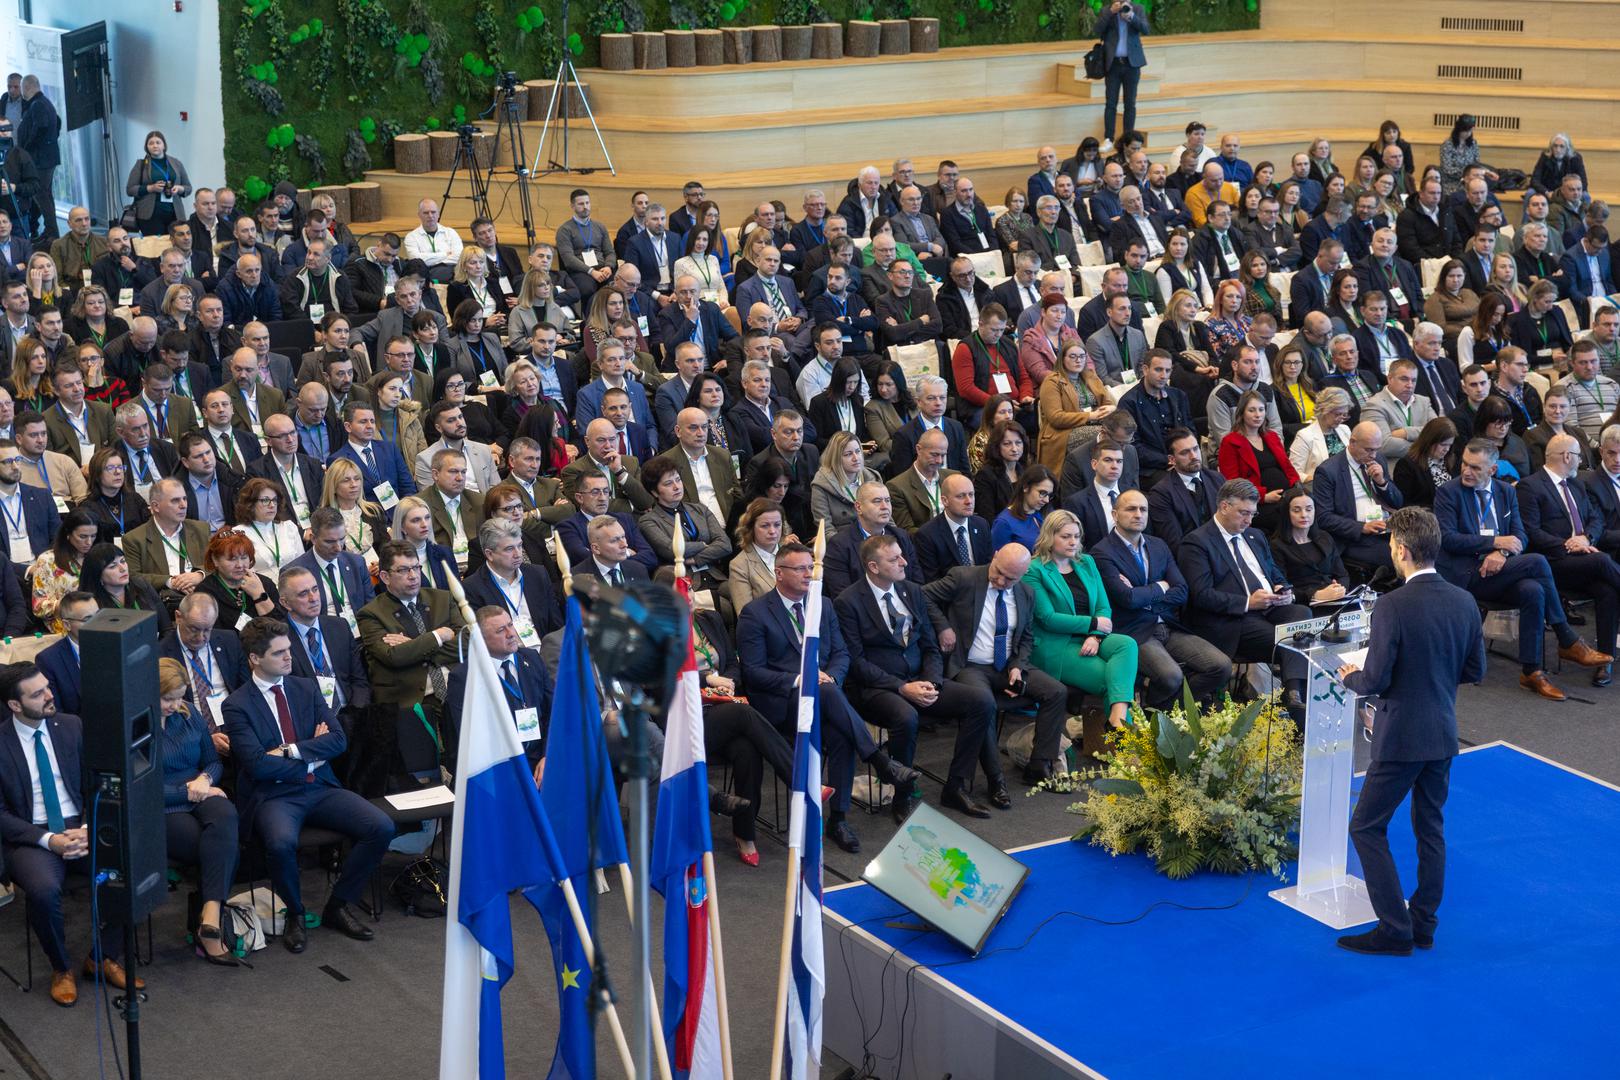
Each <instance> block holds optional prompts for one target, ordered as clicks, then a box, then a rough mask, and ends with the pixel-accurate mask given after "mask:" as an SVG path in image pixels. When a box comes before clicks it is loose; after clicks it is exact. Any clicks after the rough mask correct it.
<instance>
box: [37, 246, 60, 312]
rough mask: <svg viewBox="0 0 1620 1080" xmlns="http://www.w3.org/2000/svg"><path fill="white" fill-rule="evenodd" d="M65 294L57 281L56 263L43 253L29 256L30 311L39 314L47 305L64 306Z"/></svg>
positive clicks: (39, 252)
mask: <svg viewBox="0 0 1620 1080" xmlns="http://www.w3.org/2000/svg"><path fill="white" fill-rule="evenodd" d="M64 295H65V293H64V292H63V290H62V286H61V284H60V283H59V282H58V281H57V280H56V263H55V261H54V260H52V259H51V257H50V256H49V255H47V254H46V253H45V252H43V251H36V252H34V253H33V254H32V255H30V256H28V310H29V312H30V313H31V314H37V313H38V312H39V309H40V308H42V307H45V306H46V305H51V306H54V307H61V306H62V298H63V296H64Z"/></svg>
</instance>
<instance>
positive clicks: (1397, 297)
mask: <svg viewBox="0 0 1620 1080" xmlns="http://www.w3.org/2000/svg"><path fill="white" fill-rule="evenodd" d="M1389 298H1390V299H1391V300H1393V301H1394V302H1395V306H1396V307H1404V306H1405V305H1406V294H1405V293H1403V292H1401V288H1400V286H1399V285H1391V286H1390V287H1389Z"/></svg>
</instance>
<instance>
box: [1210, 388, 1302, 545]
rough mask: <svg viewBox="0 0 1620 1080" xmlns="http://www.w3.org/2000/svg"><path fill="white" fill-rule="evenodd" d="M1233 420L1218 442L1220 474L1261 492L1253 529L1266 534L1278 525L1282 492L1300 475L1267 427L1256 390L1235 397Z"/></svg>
mask: <svg viewBox="0 0 1620 1080" xmlns="http://www.w3.org/2000/svg"><path fill="white" fill-rule="evenodd" d="M1234 418H1235V420H1236V422H1235V423H1234V424H1233V426H1232V431H1231V433H1230V434H1228V435H1227V436H1226V437H1225V438H1224V439H1222V440H1221V446H1220V466H1221V475H1222V476H1224V477H1226V478H1227V479H1228V480H1236V479H1239V478H1241V479H1244V480H1247V481H1249V482H1250V483H1251V484H1253V485H1254V486H1255V487H1257V488H1259V489H1260V507H1259V510H1258V512H1257V513H1256V514H1255V517H1254V527H1255V528H1257V529H1259V530H1260V531H1261V532H1268V533H1269V532H1271V531H1272V529H1273V528H1274V527H1275V526H1276V524H1277V515H1278V513H1279V512H1280V509H1281V507H1282V497H1283V493H1284V492H1286V491H1287V490H1288V489H1289V488H1292V487H1295V486H1297V485H1298V484H1299V473H1297V472H1295V471H1294V466H1293V465H1291V464H1289V461H1288V451H1287V450H1285V449H1284V448H1283V444H1282V439H1280V438H1278V437H1277V433H1276V432H1274V431H1271V430H1269V429H1268V428H1267V427H1266V399H1265V398H1264V397H1262V396H1261V394H1260V392H1259V391H1258V390H1250V391H1248V392H1247V393H1245V394H1244V395H1243V396H1242V397H1240V398H1238V403H1237V409H1236V410H1235V411H1234Z"/></svg>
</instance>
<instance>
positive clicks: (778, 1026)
mask: <svg viewBox="0 0 1620 1080" xmlns="http://www.w3.org/2000/svg"><path fill="white" fill-rule="evenodd" d="M826 554H827V522H826V520H825V519H823V520H822V522H821V523H820V525H818V526H817V528H816V543H815V555H816V561H815V565H814V567H812V568H811V571H810V580H811V581H812V582H818V581H820V580H821V571H822V565H821V564H822V560H823V558H824V557H825V556H826ZM812 587H814V586H812ZM806 629H807V630H808V627H807V628H806ZM808 639H809V638H808V634H807V635H806V640H808ZM799 670H800V671H803V670H804V664H803V663H800V665H799ZM801 858H802V856H801V854H800V851H799V849H798V848H796V847H789V848H788V871H787V895H786V897H785V899H784V901H783V904H782V952H781V955H780V956H778V958H777V962H776V1019H775V1020H774V1021H773V1022H772V1029H773V1030H772V1035H771V1071H770V1074H769V1075H770V1080H778V1078H779V1077H780V1076H781V1075H782V1052H783V1050H784V1049H785V1047H784V1045H783V1044H784V1042H785V1040H786V1038H787V1007H788V1000H787V996H788V975H789V971H790V969H791V966H792V951H793V909H794V906H795V904H794V901H796V900H797V899H798V894H799V880H800V876H801V874H800V871H801V870H802V867H801V865H800V860H801Z"/></svg>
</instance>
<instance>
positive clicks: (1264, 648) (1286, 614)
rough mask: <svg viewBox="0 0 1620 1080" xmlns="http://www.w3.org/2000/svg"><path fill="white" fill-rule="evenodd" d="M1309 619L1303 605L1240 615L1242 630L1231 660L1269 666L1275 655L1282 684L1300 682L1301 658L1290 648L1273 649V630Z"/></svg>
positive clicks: (1303, 661)
mask: <svg viewBox="0 0 1620 1080" xmlns="http://www.w3.org/2000/svg"><path fill="white" fill-rule="evenodd" d="M1310 617H1311V609H1310V608H1308V607H1306V606H1305V605H1304V604H1283V605H1281V606H1280V607H1274V608H1266V609H1264V610H1262V611H1250V612H1248V613H1247V614H1245V615H1244V616H1243V628H1242V630H1241V631H1240V632H1239V634H1238V644H1237V651H1236V652H1235V653H1233V654H1232V659H1233V660H1235V661H1236V662H1238V663H1240V664H1269V663H1271V662H1272V656H1273V653H1275V655H1276V663H1277V667H1278V668H1280V669H1281V671H1282V677H1283V683H1284V684H1285V685H1286V684H1288V683H1292V682H1303V681H1304V679H1305V672H1306V667H1305V658H1304V657H1303V656H1301V655H1300V654H1299V653H1297V652H1295V651H1293V650H1292V649H1278V648H1276V646H1275V643H1274V641H1273V638H1274V637H1275V636H1276V635H1275V634H1274V633H1273V630H1274V629H1275V628H1276V627H1278V626H1282V625H1283V624H1284V623H1291V622H1299V621H1300V620H1302V619H1308V618H1310Z"/></svg>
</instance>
